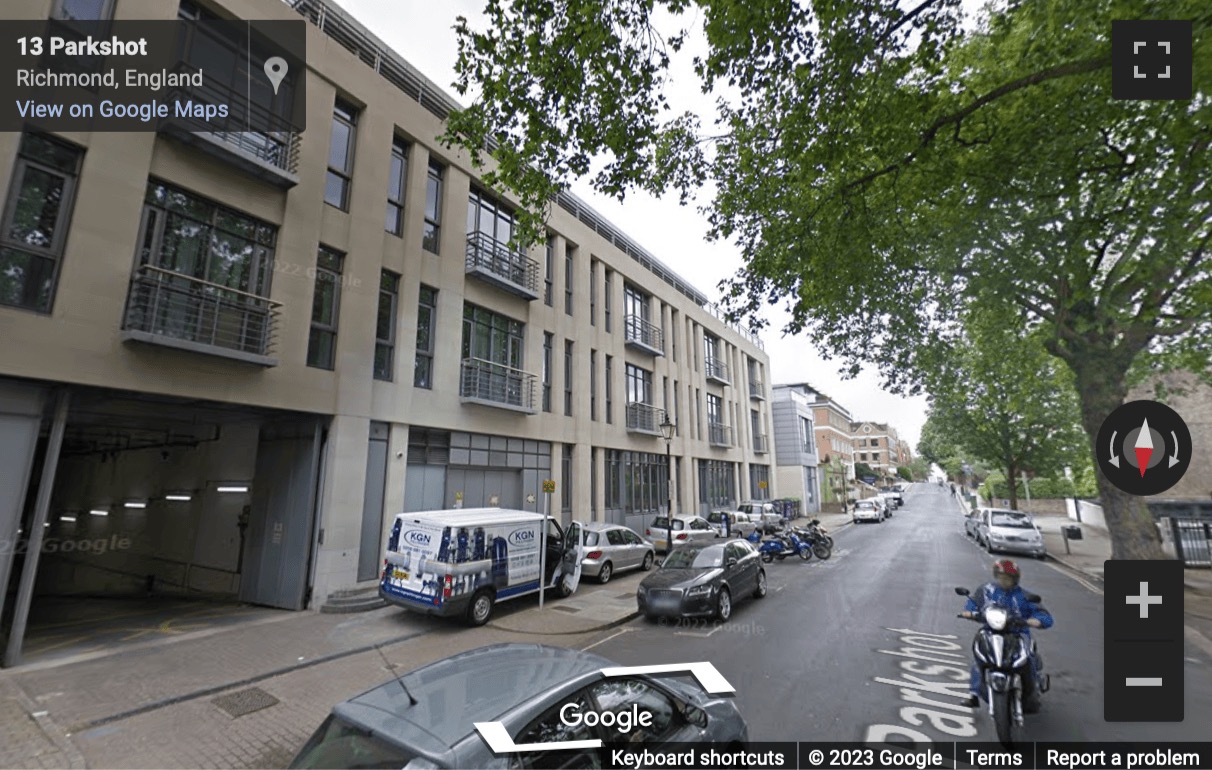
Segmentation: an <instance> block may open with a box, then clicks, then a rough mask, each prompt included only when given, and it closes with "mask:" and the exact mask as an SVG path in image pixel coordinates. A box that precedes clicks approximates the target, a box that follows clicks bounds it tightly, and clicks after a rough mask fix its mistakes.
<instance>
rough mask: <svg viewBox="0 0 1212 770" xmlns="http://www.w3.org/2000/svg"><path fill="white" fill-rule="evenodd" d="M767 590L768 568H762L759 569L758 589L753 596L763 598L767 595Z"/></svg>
mask: <svg viewBox="0 0 1212 770" xmlns="http://www.w3.org/2000/svg"><path fill="white" fill-rule="evenodd" d="M766 590H767V587H766V570H764V569H760V570H758V579H757V589H755V590H754V592H753V597H754V598H755V599H761V598H762V597H764V596H765V595H766Z"/></svg>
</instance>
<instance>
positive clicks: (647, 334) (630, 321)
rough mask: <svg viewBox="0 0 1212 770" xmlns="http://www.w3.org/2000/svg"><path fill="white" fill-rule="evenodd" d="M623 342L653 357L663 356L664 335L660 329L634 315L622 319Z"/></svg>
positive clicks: (630, 314) (641, 317) (629, 314)
mask: <svg viewBox="0 0 1212 770" xmlns="http://www.w3.org/2000/svg"><path fill="white" fill-rule="evenodd" d="M623 330H624V332H625V335H626V336H625V338H624V342H626V344H628V345H631V346H633V347H638V348H642V349H644V350H647V351H648V352H650V353H653V354H655V355H665V335H664V332H662V331H661V327H659V326H657V325H656V324H654V323H652V322H651V321H649V320H647V319H645V318H644V317H643V316H639V315H636V314H635V313H628V314H627V316H626V317H625V318H624V319H623Z"/></svg>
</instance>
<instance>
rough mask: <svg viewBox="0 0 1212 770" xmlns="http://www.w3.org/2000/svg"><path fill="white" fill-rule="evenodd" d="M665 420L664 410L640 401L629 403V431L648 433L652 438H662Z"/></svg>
mask: <svg viewBox="0 0 1212 770" xmlns="http://www.w3.org/2000/svg"><path fill="white" fill-rule="evenodd" d="M664 419H665V410H664V409H658V408H656V407H655V406H653V405H652V404H643V403H640V402H638V401H628V402H627V430H628V431H630V432H632V433H647V434H649V435H652V436H660V435H661V423H662V422H663V421H664Z"/></svg>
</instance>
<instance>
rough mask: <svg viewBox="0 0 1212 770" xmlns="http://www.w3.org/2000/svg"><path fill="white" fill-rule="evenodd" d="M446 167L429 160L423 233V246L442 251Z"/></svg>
mask: <svg viewBox="0 0 1212 770" xmlns="http://www.w3.org/2000/svg"><path fill="white" fill-rule="evenodd" d="M444 171H445V169H444V168H443V167H442V164H440V163H438V162H437V161H434V160H431V161H429V176H428V177H427V178H426V180H425V229H424V230H423V231H422V233H421V248H423V249H425V250H426V251H429V252H432V253H434V254H438V253H440V252H439V251H438V245H439V243H440V241H441V237H442V176H443V173H444Z"/></svg>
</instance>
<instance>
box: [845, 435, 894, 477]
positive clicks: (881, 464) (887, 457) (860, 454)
mask: <svg viewBox="0 0 1212 770" xmlns="http://www.w3.org/2000/svg"><path fill="white" fill-rule="evenodd" d="M850 432H851V435H852V436H853V437H854V461H855V462H856V463H866V464H867V465H869V466H870V467H871V470H873V471H875V475H876V481H875V483H877V484H887V483H889V482H891V481H893V480H894V479H895V478H896V469H897V468H898V467H900V458H901V451H902V449H901V441H900V439H899V438H898V437H897V435H896V428H893V427H892V426H890V425H887V424H885V423H879V422H855V423H851V426H850Z"/></svg>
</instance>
